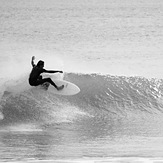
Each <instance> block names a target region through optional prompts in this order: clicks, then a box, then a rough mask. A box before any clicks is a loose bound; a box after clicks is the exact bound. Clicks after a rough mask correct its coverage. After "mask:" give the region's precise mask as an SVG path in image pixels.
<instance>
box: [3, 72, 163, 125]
mask: <svg viewBox="0 0 163 163" xmlns="http://www.w3.org/2000/svg"><path fill="white" fill-rule="evenodd" d="M64 79H65V80H67V81H70V82H73V83H75V84H76V85H78V86H79V87H80V89H81V92H80V93H79V94H77V95H74V96H59V95H55V94H52V93H49V92H48V91H44V90H40V89H36V88H33V87H29V86H24V87H22V85H23V84H22V83H24V80H25V78H22V79H21V82H19V83H17V82H16V83H15V85H13V84H12V88H13V89H12V91H8V90H7V89H6V87H2V86H1V87H2V88H3V89H1V94H2V97H1V102H0V118H1V120H0V126H4V125H5V126H6V125H7V126H9V125H13V124H19V123H27V122H34V123H38V124H45V123H46V124H47V123H48V124H51V123H62V122H66V123H67V122H68V123H72V122H74V121H79V120H80V119H81V118H91V117H97V116H99V117H101V118H108V117H114V118H118V117H126V116H127V117H129V116H135V115H141V116H142V115H145V116H146V115H158V114H160V112H163V80H161V79H147V78H143V77H125V76H110V75H100V74H77V73H67V74H65V76H64ZM12 83H13V82H12ZM5 89H6V90H5Z"/></svg>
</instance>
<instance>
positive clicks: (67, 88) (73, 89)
mask: <svg viewBox="0 0 163 163" xmlns="http://www.w3.org/2000/svg"><path fill="white" fill-rule="evenodd" d="M53 82H54V83H55V84H56V85H57V86H62V85H64V88H63V89H62V90H59V91H58V90H57V89H56V88H55V87H54V86H52V85H51V84H49V83H45V84H43V85H42V86H41V87H42V88H43V89H45V90H47V91H49V92H51V93H55V94H58V95H69V96H70V95H75V94H77V93H79V92H80V88H79V87H78V86H77V85H75V84H73V83H71V82H68V81H66V80H56V79H55V80H54V79H53Z"/></svg>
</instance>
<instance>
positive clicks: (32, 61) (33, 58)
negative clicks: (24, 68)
mask: <svg viewBox="0 0 163 163" xmlns="http://www.w3.org/2000/svg"><path fill="white" fill-rule="evenodd" d="M34 60H35V56H33V57H32V60H31V64H32V66H33V67H35V66H36V65H35V63H34Z"/></svg>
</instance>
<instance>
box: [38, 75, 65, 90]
mask: <svg viewBox="0 0 163 163" xmlns="http://www.w3.org/2000/svg"><path fill="white" fill-rule="evenodd" d="M46 82H48V83H50V84H51V85H53V86H54V87H55V88H56V89H57V90H58V91H59V90H62V89H63V88H64V85H62V86H60V87H58V86H57V85H56V84H55V83H54V82H53V81H52V80H51V78H44V79H41V80H38V83H39V85H40V84H44V83H46Z"/></svg>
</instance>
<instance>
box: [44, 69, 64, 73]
mask: <svg viewBox="0 0 163 163" xmlns="http://www.w3.org/2000/svg"><path fill="white" fill-rule="evenodd" d="M43 72H45V73H58V72H59V73H63V71H54V70H45V69H43Z"/></svg>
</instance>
